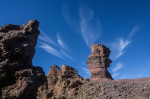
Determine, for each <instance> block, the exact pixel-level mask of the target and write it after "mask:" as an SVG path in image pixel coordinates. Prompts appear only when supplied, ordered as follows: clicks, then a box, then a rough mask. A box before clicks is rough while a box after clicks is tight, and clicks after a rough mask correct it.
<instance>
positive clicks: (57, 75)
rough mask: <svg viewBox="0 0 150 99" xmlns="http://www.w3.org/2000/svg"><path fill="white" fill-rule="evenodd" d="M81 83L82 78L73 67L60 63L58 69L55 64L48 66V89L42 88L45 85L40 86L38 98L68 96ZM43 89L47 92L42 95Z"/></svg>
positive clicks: (72, 93) (73, 93) (73, 92)
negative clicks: (60, 65)
mask: <svg viewBox="0 0 150 99" xmlns="http://www.w3.org/2000/svg"><path fill="white" fill-rule="evenodd" d="M83 83H84V81H83V78H82V77H81V76H79V75H78V74H77V71H76V70H75V69H74V68H72V67H70V66H67V65H62V69H60V68H59V67H58V66H57V65H53V66H51V67H50V71H49V73H48V75H47V85H48V86H47V87H48V89H47V90H42V89H45V86H41V87H40V88H39V92H38V99H46V98H52V99H53V98H56V97H68V98H69V97H71V96H72V95H73V96H74V95H75V94H76V93H75V91H76V90H78V87H79V85H82V84H83ZM45 91H47V93H48V94H46V95H45V96H44V94H45ZM68 92H69V93H68ZM67 93H68V94H67ZM66 94H67V95H66ZM47 95H48V96H47Z"/></svg>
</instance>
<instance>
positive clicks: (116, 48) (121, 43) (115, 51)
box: [111, 38, 131, 60]
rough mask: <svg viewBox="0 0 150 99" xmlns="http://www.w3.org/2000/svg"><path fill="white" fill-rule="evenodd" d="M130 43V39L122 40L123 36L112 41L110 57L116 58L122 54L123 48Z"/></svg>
mask: <svg viewBox="0 0 150 99" xmlns="http://www.w3.org/2000/svg"><path fill="white" fill-rule="evenodd" d="M130 43H131V40H129V39H126V40H124V39H123V38H120V39H119V40H118V41H116V42H114V43H112V45H111V50H112V54H111V59H112V60H116V59H118V58H119V57H120V56H122V55H123V54H124V49H125V48H126V47H127V46H128V45H129V44H130Z"/></svg>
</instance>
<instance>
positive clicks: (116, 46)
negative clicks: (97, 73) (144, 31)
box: [110, 25, 140, 60]
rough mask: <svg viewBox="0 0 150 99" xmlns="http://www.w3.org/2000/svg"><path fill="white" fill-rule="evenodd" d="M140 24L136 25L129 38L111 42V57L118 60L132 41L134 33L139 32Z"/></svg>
mask: <svg viewBox="0 0 150 99" xmlns="http://www.w3.org/2000/svg"><path fill="white" fill-rule="evenodd" d="M139 29H140V26H138V25H137V26H135V27H134V28H133V29H132V30H131V32H130V33H129V35H128V38H126V39H125V38H123V37H121V38H119V39H118V40H117V41H115V42H113V43H111V46H110V49H111V51H112V54H111V59H112V60H116V59H118V58H119V57H120V56H122V55H123V54H124V53H125V49H126V48H127V47H128V46H129V45H130V44H131V43H132V37H133V35H134V34H135V33H136V32H138V30H139Z"/></svg>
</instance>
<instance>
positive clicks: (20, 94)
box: [0, 20, 46, 99]
mask: <svg viewBox="0 0 150 99" xmlns="http://www.w3.org/2000/svg"><path fill="white" fill-rule="evenodd" d="M38 27H39V22H38V21H37V20H31V21H29V22H28V23H27V24H24V25H12V24H8V25H5V26H3V27H0V99H27V98H29V99H35V98H36V92H37V89H38V87H39V86H40V85H42V84H43V83H44V82H45V81H46V77H45V74H44V72H43V70H42V69H41V68H40V67H34V66H32V58H33V56H34V53H35V46H36V43H37V38H38V35H39V30H38Z"/></svg>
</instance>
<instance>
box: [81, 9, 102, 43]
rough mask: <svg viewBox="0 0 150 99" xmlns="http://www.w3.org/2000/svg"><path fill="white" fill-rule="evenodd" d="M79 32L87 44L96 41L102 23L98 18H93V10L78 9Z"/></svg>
mask: <svg viewBox="0 0 150 99" xmlns="http://www.w3.org/2000/svg"><path fill="white" fill-rule="evenodd" d="M79 15H80V33H81V35H82V37H83V39H84V40H85V42H86V44H87V45H88V46H91V45H92V44H94V43H95V41H97V40H98V39H99V37H100V35H101V33H102V25H101V24H100V22H99V20H97V19H95V18H94V12H93V11H92V10H91V9H89V8H87V7H81V8H80V9H79Z"/></svg>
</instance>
